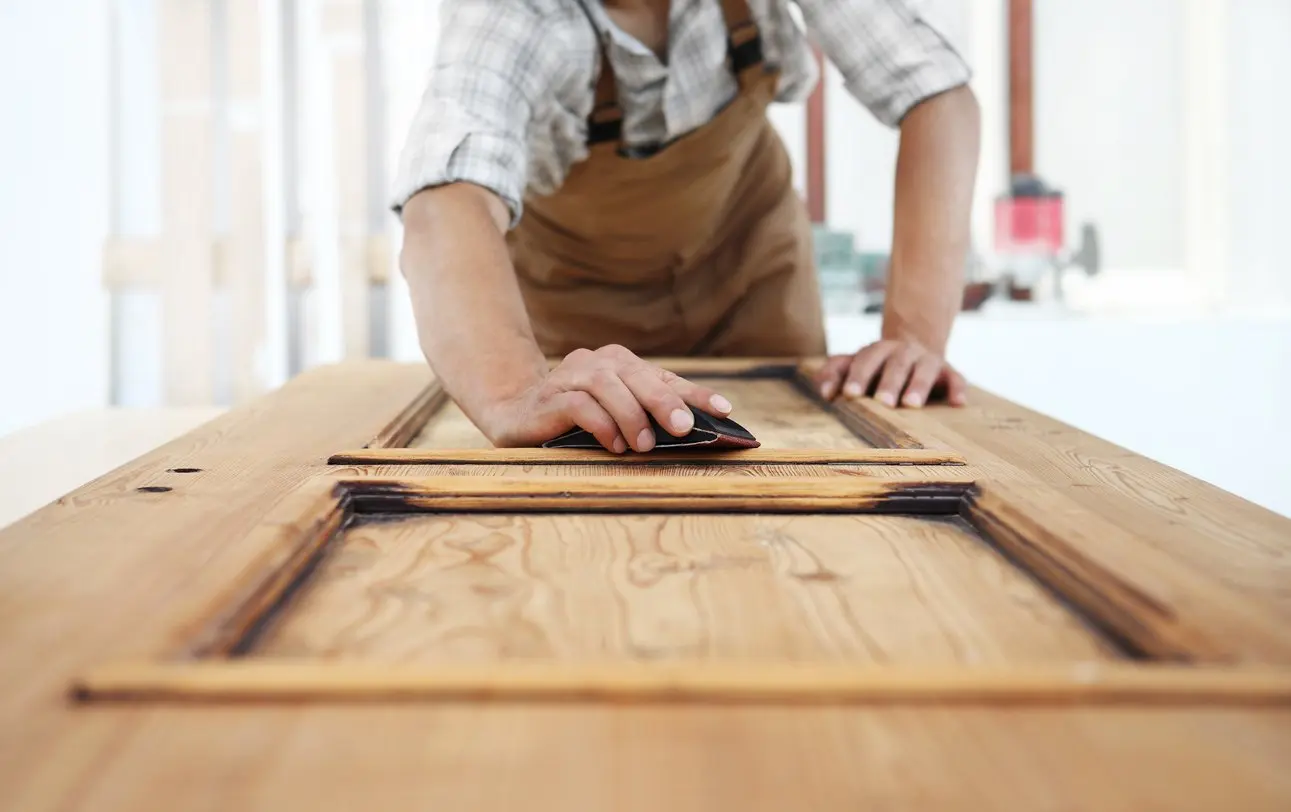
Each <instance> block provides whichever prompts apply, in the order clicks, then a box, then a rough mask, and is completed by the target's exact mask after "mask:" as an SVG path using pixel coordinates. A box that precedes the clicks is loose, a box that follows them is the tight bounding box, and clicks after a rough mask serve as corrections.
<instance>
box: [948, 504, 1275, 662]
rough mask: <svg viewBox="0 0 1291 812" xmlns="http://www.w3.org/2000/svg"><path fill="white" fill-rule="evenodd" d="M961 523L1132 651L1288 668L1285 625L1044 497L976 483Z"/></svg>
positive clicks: (1071, 508)
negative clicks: (972, 526) (964, 521)
mask: <svg viewBox="0 0 1291 812" xmlns="http://www.w3.org/2000/svg"><path fill="white" fill-rule="evenodd" d="M965 515H966V516H967V517H968V518H969V520H970V521H972V522H973V523H974V524H975V525H976V526H977V527H978V529H979V530H981V531H982V532H983V533H985V534H987V535H989V536H990V537H991V538H992V539H993V540H994V541H995V543H996V544H997V545H999V546H1000V547H1001V548H1002V549H1003V550H1005V551H1006V552H1007V553H1008V554H1009V555H1010V556H1012V557H1013V558H1014V559H1015V560H1017V561H1019V562H1020V563H1021V564H1022V565H1024V566H1026V567H1027V569H1028V570H1030V571H1031V572H1032V573H1034V574H1035V575H1036V577H1038V578H1040V579H1041V580H1042V581H1044V582H1045V583H1046V584H1048V585H1049V586H1050V588H1051V589H1053V590H1054V591H1055V592H1057V593H1058V594H1061V595H1063V596H1064V597H1065V598H1066V599H1067V600H1069V601H1071V602H1072V603H1073V604H1074V605H1076V606H1078V607H1080V608H1081V609H1082V610H1084V611H1085V612H1086V613H1087V614H1088V615H1089V616H1090V617H1091V618H1093V619H1095V620H1096V621H1097V622H1099V623H1100V624H1101V625H1102V626H1103V627H1104V628H1107V629H1110V630H1113V631H1114V632H1115V633H1116V634H1117V635H1118V636H1119V637H1120V638H1121V639H1123V640H1126V641H1128V642H1129V643H1130V644H1131V645H1132V647H1133V650H1135V651H1138V652H1141V653H1143V654H1147V655H1150V656H1152V657H1156V658H1165V659H1177V660H1187V661H1201V662H1231V661H1254V662H1277V663H1283V664H1286V663H1291V629H1288V627H1287V626H1286V624H1284V623H1281V622H1280V621H1279V620H1278V619H1277V618H1275V617H1271V616H1268V615H1265V614H1262V613H1261V612H1260V611H1259V610H1258V608H1257V607H1256V606H1255V605H1253V604H1252V603H1251V602H1250V601H1247V600H1246V599H1245V597H1244V596H1242V595H1241V594H1239V593H1234V592H1231V591H1230V590H1228V589H1226V588H1224V586H1223V585H1222V584H1220V583H1219V582H1217V581H1215V580H1214V579H1212V578H1208V577H1205V576H1204V575H1201V574H1199V573H1195V572H1193V571H1192V570H1190V569H1188V568H1187V567H1186V566H1183V565H1181V564H1179V563H1177V562H1176V561H1174V560H1172V559H1170V558H1169V557H1167V556H1163V555H1161V554H1160V553H1159V552H1157V551H1156V550H1154V549H1152V548H1151V547H1148V546H1146V545H1144V544H1141V543H1140V542H1139V541H1138V540H1137V539H1136V538H1135V537H1134V536H1133V535H1132V534H1130V533H1127V532H1126V531H1124V530H1122V529H1121V528H1119V527H1117V526H1116V525H1113V524H1111V523H1109V522H1107V521H1105V520H1103V519H1101V518H1100V517H1098V516H1097V515H1094V514H1091V513H1090V512H1089V511H1087V510H1084V509H1083V508H1081V507H1080V506H1079V505H1075V504H1074V503H1072V502H1070V501H1069V500H1067V499H1066V498H1065V497H1063V496H1061V494H1058V493H1057V492H1055V491H1053V490H1051V489H1048V488H1045V487H1043V486H1040V485H1038V484H1037V483H1034V482H1030V483H1027V482H1021V483H1019V482H986V483H980V484H979V486H978V492H977V493H974V494H973V495H972V496H970V497H969V499H968V508H967V510H966V512H965Z"/></svg>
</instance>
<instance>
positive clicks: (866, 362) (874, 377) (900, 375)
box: [816, 339, 968, 409]
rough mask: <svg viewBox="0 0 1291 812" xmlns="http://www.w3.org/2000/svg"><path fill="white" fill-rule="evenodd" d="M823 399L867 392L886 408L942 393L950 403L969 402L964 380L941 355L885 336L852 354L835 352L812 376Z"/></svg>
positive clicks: (914, 403) (914, 404)
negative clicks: (814, 376) (837, 353)
mask: <svg viewBox="0 0 1291 812" xmlns="http://www.w3.org/2000/svg"><path fill="white" fill-rule="evenodd" d="M816 386H817V388H818V389H819V391H820V394H821V397H823V398H824V399H825V400H833V399H834V397H835V396H837V395H839V394H842V396H843V397H846V398H859V397H861V396H862V395H865V394H867V393H869V392H873V393H874V399H875V400H877V401H879V402H880V403H883V404H884V405H887V406H896V405H897V404H898V403H900V404H901V405H902V406H908V407H911V408H916V409H917V408H919V407H920V406H923V405H924V404H925V403H927V402H928V401H929V400H930V399H931V398H934V397H939V396H942V395H944V396H945V397H946V400H947V401H948V402H949V403H950V405H952V406H963V405H964V404H965V403H966V402H967V401H968V384H967V383H966V382H965V381H964V376H963V375H960V374H959V373H958V372H956V371H955V369H954V368H953V367H952V366H951V365H950V364H948V363H946V359H945V358H942V357H941V355H940V354H938V353H935V352H933V351H932V350H929V349H927V348H926V347H924V346H923V345H922V344H920V343H919V342H917V341H912V340H898V339H884V340H882V341H876V342H874V343H873V344H871V345H869V346H868V347H865V348H863V349H862V350H861V351H860V352H858V353H856V354H855V355H836V356H833V357H831V358H830V359H829V360H828V361H826V362H825V365H824V366H823V367H822V368H821V370H820V372H818V373H817V374H816Z"/></svg>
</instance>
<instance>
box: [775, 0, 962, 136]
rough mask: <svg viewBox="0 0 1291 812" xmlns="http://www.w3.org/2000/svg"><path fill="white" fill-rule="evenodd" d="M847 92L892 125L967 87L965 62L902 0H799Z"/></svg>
mask: <svg viewBox="0 0 1291 812" xmlns="http://www.w3.org/2000/svg"><path fill="white" fill-rule="evenodd" d="M798 6H799V8H801V9H802V14H803V19H804V21H805V22H806V24H807V28H808V30H810V31H811V33H812V34H813V35H814V36H815V38H816V39H817V41H818V42H819V43H820V45H821V48H822V50H824V52H825V55H826V56H828V57H829V60H830V61H831V62H832V63H833V64H834V65H835V67H837V68H838V70H839V72H840V73H841V74H842V75H843V80H844V82H845V83H846V85H847V89H848V92H849V93H851V94H852V96H854V97H855V98H856V100H857V101H859V102H860V103H861V104H863V105H865V107H866V108H867V109H868V110H869V111H870V112H871V113H873V114H874V116H875V117H876V118H877V119H878V120H879V121H881V122H883V123H884V124H886V125H888V126H890V127H895V126H897V125H899V124H900V123H901V120H902V119H903V118H905V115H906V113H908V112H910V110H912V109H913V108H914V107H915V105H917V104H919V102H921V101H924V100H925V99H928V98H931V97H932V96H935V95H937V94H939V93H942V92H944V91H947V90H951V89H953V88H955V87H958V86H960V85H963V84H966V83H967V82H968V81H969V79H970V78H971V71H970V69H969V67H968V64H967V63H966V62H965V61H964V59H963V58H962V57H961V56H960V55H959V53H958V52H957V51H956V50H955V49H954V47H952V46H951V44H950V43H949V42H948V41H947V40H946V38H945V37H944V36H943V35H942V34H941V32H939V31H938V30H937V29H936V28H935V27H933V26H932V25H931V24H930V23H929V22H928V21H927V20H926V19H924V18H923V17H922V16H921V15H920V14H919V12H918V9H917V8H916V4H915V3H913V2H908V1H907V0H798Z"/></svg>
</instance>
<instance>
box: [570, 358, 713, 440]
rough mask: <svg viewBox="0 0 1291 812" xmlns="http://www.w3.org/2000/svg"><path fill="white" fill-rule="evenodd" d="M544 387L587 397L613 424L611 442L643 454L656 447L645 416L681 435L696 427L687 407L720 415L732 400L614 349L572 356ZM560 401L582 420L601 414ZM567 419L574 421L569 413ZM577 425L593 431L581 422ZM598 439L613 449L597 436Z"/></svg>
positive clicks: (576, 402) (581, 403)
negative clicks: (583, 394) (579, 393)
mask: <svg viewBox="0 0 1291 812" xmlns="http://www.w3.org/2000/svg"><path fill="white" fill-rule="evenodd" d="M548 383H549V385H550V387H551V388H552V389H554V390H556V391H555V392H554V393H553V394H556V393H561V392H564V393H574V392H582V393H585V394H587V395H588V396H589V397H590V398H591V400H592V402H593V403H595V404H596V406H597V407H598V408H599V409H600V410H601V411H602V412H604V413H605V414H606V415H608V416H609V418H610V419H611V421H612V422H613V424H614V427H615V428H614V432H615V434H614V437H611V438H610V439H611V442H612V441H613V440H614V438H615V437H617V438H619V439H622V440H624V442H625V443H626V445H627V446H630V447H631V448H633V449H635V450H636V451H642V452H644V451H650V450H651V449H653V448H654V446H655V444H656V439H655V434H654V430H653V428H652V427H651V426H650V422H649V417H653V418H654V419H655V420H656V421H657V422H658V423H659V425H660V426H663V428H664V430H665V431H668V432H669V433H671V434H673V435H675V436H678V437H683V436H685V435H686V434H688V433H689V432H690V431H691V430H692V429H693V428H694V427H695V417H694V414H692V412H691V410H690V406H694V407H695V408H698V409H702V410H704V411H706V412H708V413H709V414H713V415H716V416H719V417H722V416H725V415H727V414H730V412H731V404H730V402H729V401H728V400H727V399H726V398H724V397H722V396H721V395H719V394H717V393H716V392H714V391H713V390H711V389H709V388H708V387H705V386H699V385H698V384H695V383H693V382H691V381H688V380H686V379H684V378H681V377H678V376H677V375H674V374H673V373H671V372H667V371H665V370H663V369H660V368H659V367H657V366H654V365H653V364H649V363H647V362H645V361H643V360H641V359H640V358H638V357H637V356H636V355H634V354H633V353H632V352H630V351H629V350H627V349H625V348H623V347H619V346H615V345H611V346H607V347H602V348H600V349H598V350H596V351H591V350H576V351H575V352H572V353H570V354H569V355H568V356H566V357H565V360H564V361H562V362H561V364H560V365H559V366H558V367H557V368H556V369H555V370H553V371H552V374H551V375H550V376H549V381H548ZM562 403H565V404H566V406H567V407H568V408H571V409H572V408H575V407H577V408H578V409H579V410H580V411H579V417H580V418H586V419H592V420H599V415H593V414H592V412H591V410H590V409H589V407H588V406H587V404H586V403H585V402H584V401H583V400H582V399H581V398H578V399H573V400H568V401H562ZM567 416H568V418H569V419H570V420H574V419H575V415H574V414H573V413H572V412H571V413H569V414H568V415H567ZM579 425H580V426H583V428H585V429H587V430H588V431H592V429H591V428H589V427H587V426H585V425H583V424H582V423H581V422H580V423H579ZM605 431H608V430H605ZM593 434H595V432H593ZM597 441H598V442H600V443H601V444H602V445H605V447H606V448H610V447H611V446H610V445H606V443H605V441H604V440H603V439H602V438H601V437H600V436H599V435H597Z"/></svg>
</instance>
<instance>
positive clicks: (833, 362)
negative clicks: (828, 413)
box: [815, 355, 852, 400]
mask: <svg viewBox="0 0 1291 812" xmlns="http://www.w3.org/2000/svg"><path fill="white" fill-rule="evenodd" d="M851 365H852V356H850V355H835V356H833V357H832V358H830V359H829V360H827V361H825V364H824V366H822V367H821V368H820V371H819V372H817V373H816V381H815V383H816V389H817V391H819V392H820V396H821V397H822V398H824V399H825V400H833V399H834V395H836V394H838V390H839V388H840V387H841V386H842V383H843V378H844V376H846V375H847V370H848V368H849V367H850V366H851Z"/></svg>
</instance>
